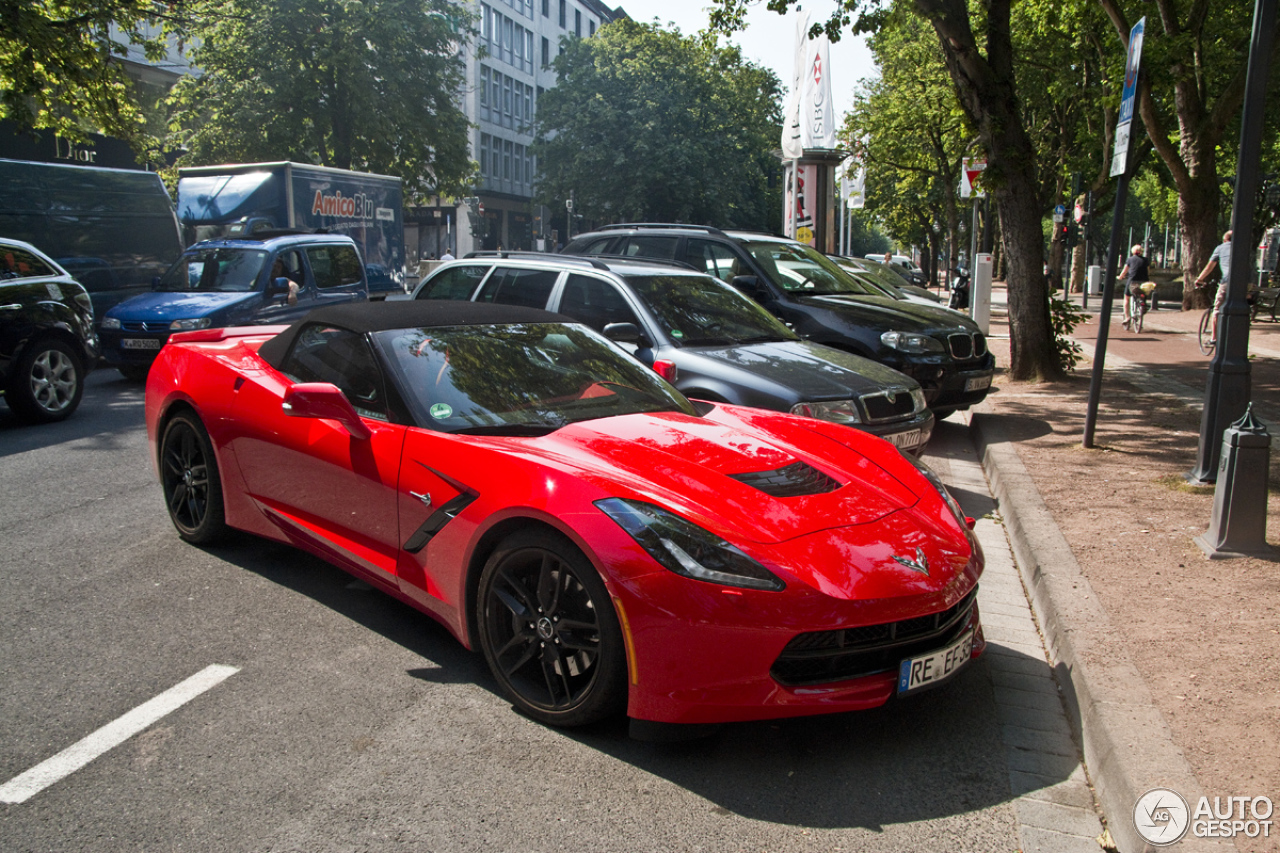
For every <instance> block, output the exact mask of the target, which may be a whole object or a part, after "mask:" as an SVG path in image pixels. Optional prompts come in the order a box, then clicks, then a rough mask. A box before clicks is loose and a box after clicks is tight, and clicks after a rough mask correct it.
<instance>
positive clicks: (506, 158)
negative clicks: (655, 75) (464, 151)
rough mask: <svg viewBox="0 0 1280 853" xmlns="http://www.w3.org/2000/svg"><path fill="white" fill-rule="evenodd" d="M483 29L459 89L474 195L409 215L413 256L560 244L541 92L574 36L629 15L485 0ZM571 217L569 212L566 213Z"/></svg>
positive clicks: (548, 2) (557, 3) (568, 2)
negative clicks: (541, 146) (537, 135)
mask: <svg viewBox="0 0 1280 853" xmlns="http://www.w3.org/2000/svg"><path fill="white" fill-rule="evenodd" d="M473 5H474V8H475V12H476V15H477V25H476V34H475V37H474V39H473V40H472V41H471V43H470V44H469V45H467V47H466V50H465V52H464V57H465V60H466V80H467V84H466V86H465V87H464V88H463V91H462V92H461V93H459V97H460V99H461V106H462V108H463V111H464V112H465V113H466V115H467V118H468V119H469V120H470V121H471V123H472V125H473V127H472V129H471V154H472V158H473V159H474V160H475V161H476V162H477V163H479V166H480V169H479V175H478V177H477V181H476V188H475V194H474V195H473V196H472V197H470V198H468V199H448V198H440V199H432V200H431V201H432V204H430V205H428V206H425V207H418V208H411V209H410V210H408V211H406V215H405V229H406V234H405V244H406V251H407V252H408V256H409V258H410V259H411V260H412V259H413V258H414V257H417V258H418V259H419V260H428V259H431V258H439V257H440V256H441V255H442V254H443V253H444V251H445V250H446V249H448V250H449V251H451V252H452V253H453V254H454V255H457V256H459V257H460V256H462V255H464V254H466V253H467V252H471V251H476V250H479V249H498V248H503V249H524V250H553V249H554V246H555V243H556V238H560V239H561V241H562V240H563V238H562V235H559V234H553V233H552V229H551V227H550V225H549V223H550V218H551V215H552V213H553V212H558V211H552V210H549V209H546V208H541V207H537V206H535V205H534V204H533V186H534V181H535V178H536V176H537V174H538V164H537V162H536V159H535V158H534V156H533V153H532V145H533V135H534V118H535V117H536V115H537V109H538V102H539V100H540V98H541V97H542V93H543V92H545V91H546V90H547V89H549V88H552V87H553V86H555V84H556V76H555V72H554V71H553V70H552V69H551V67H550V65H551V62H552V60H553V59H555V57H556V56H557V55H558V54H559V53H560V52H561V50H562V48H561V45H562V40H563V39H566V38H590V37H592V36H594V35H595V34H596V30H597V29H599V28H600V27H601V26H603V25H604V24H606V23H608V22H609V21H612V20H615V19H617V18H620V17H624V16H625V15H626V13H625V12H624V11H623V10H622V9H621V8H618V9H616V10H615V9H610V8H609V7H608V6H606V5H604V4H603V3H600V2H597V0H480V2H476V3H474V4H473ZM559 218H560V219H561V221H563V218H564V217H563V216H560V217H559Z"/></svg>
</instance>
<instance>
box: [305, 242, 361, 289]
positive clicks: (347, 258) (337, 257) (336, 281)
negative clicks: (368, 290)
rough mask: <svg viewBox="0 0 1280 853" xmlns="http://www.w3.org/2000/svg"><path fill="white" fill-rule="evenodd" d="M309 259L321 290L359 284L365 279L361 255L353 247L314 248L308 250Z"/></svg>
mask: <svg viewBox="0 0 1280 853" xmlns="http://www.w3.org/2000/svg"><path fill="white" fill-rule="evenodd" d="M307 259H308V260H310V261H311V273H312V275H314V276H315V279H316V287H318V288H320V289H321V290H324V289H325V288H329V287H342V286H344V285H349V284H359V283H360V280H361V279H363V278H364V270H363V269H362V267H361V264H360V255H359V254H357V253H356V250H355V247H353V246H313V247H310V248H308V249H307Z"/></svg>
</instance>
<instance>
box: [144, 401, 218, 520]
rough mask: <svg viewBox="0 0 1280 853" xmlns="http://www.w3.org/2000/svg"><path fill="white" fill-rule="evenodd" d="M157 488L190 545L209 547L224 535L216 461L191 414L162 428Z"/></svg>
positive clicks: (185, 413) (207, 438)
mask: <svg viewBox="0 0 1280 853" xmlns="http://www.w3.org/2000/svg"><path fill="white" fill-rule="evenodd" d="M160 485H161V487H162V488H163V490H164V502H165V506H166V507H168V509H169V519H170V520H171V521H172V522H173V526H174V527H176V528H177V529H178V535H179V536H181V537H182V538H183V539H185V540H186V541H188V542H190V543H192V544H193V545H211V544H213V543H214V542H217V541H218V540H220V539H222V538H224V537H225V536H226V533H227V522H226V514H225V510H224V507H223V503H222V478H221V477H220V476H219V475H218V460H217V458H216V457H215V456H214V455H213V444H212V442H210V441H209V434H208V433H207V432H205V429H204V426H203V425H202V424H201V423H200V419H199V418H198V417H196V415H195V414H193V413H191V412H183V413H181V414H179V415H176V416H174V418H173V419H172V420H171V421H169V423H168V424H167V425H166V426H165V428H164V437H163V438H162V439H161V441H160Z"/></svg>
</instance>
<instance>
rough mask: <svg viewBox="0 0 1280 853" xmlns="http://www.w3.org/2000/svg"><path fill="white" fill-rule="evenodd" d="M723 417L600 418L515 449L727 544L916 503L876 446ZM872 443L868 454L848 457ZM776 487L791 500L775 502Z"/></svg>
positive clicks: (799, 422)
mask: <svg viewBox="0 0 1280 853" xmlns="http://www.w3.org/2000/svg"><path fill="white" fill-rule="evenodd" d="M722 408H723V410H724V411H723V412H721V413H719V417H718V418H717V417H715V416H711V417H694V416H690V415H684V414H681V413H659V414H637V415H622V416H618V417H612V418H603V419H599V420H592V421H585V422H581V423H577V424H572V425H570V426H567V427H564V428H562V429H559V430H557V431H556V432H554V433H551V434H550V435H547V436H543V437H541V438H538V439H533V440H528V439H526V440H520V441H521V443H522V444H523V446H524V448H526V449H527V450H528V451H530V452H532V453H535V454H538V455H542V456H544V458H545V459H546V461H552V460H553V459H554V460H555V462H557V463H559V464H564V463H568V464H570V465H572V466H573V467H574V468H576V469H577V473H578V474H579V476H581V477H583V479H587V480H591V481H593V482H595V483H596V484H597V486H599V487H600V488H601V489H602V490H603V491H605V492H606V493H608V494H610V495H612V496H616V497H631V498H635V499H638V500H644V501H648V502H650V503H653V504H656V505H659V506H662V507H665V508H667V509H670V510H672V511H673V512H676V513H678V514H680V515H682V516H684V517H686V518H688V519H689V520H691V521H694V522H696V523H698V524H700V525H701V526H703V527H705V528H706V529H708V530H712V531H715V532H717V533H719V534H720V535H721V536H724V538H726V539H728V540H729V541H741V542H759V543H779V542H784V541H786V540H790V539H794V538H796V537H800V536H805V535H808V534H812V533H815V532H817V531H821V530H828V529H832V528H836V527H845V526H848V525H856V524H868V523H871V522H874V521H877V520H879V519H881V518H884V517H885V516H888V515H891V514H892V513H894V512H897V511H898V510H901V509H904V508H907V507H911V506H914V505H915V504H916V503H917V502H918V501H919V500H920V495H919V494H917V493H916V492H915V491H913V490H912V488H910V487H909V486H907V485H905V484H904V482H903V479H900V478H899V477H898V476H895V475H894V474H892V473H890V472H889V471H888V470H886V467H884V466H882V465H881V464H878V462H877V461H876V460H875V459H874V458H873V457H874V456H875V453H877V452H882V449H881V448H880V447H879V445H880V444H881V443H880V442H878V441H875V440H874V439H871V438H868V437H866V436H864V435H862V434H861V433H858V432H856V431H854V430H852V429H848V428H841V427H836V428H835V429H834V430H832V429H830V427H832V426H834V425H827V424H819V422H816V421H811V419H807V418H793V417H790V416H786V415H778V414H775V413H772V412H764V411H762V410H757V409H739V408H737V407H733V406H725V407H722ZM735 412H736V413H739V414H745V417H737V416H735V414H734V413H735ZM714 414H715V413H713V415H714ZM871 442H874V444H873V445H872V447H871V448H869V452H868V453H862V452H859V451H858V450H856V449H855V447H856V446H858V445H859V444H861V443H871ZM887 452H888V453H889V454H891V456H882V457H881V460H883V459H885V458H893V459H896V460H897V461H898V462H900V463H901V465H903V466H907V467H908V468H909V467H910V463H907V462H905V461H903V460H901V459H900V458H899V457H898V455H897V451H895V450H893V449H892V448H888V450H887ZM899 473H901V472H899ZM911 473H912V474H915V471H914V469H912V470H911ZM907 479H910V478H907ZM917 479H919V480H920V483H923V484H925V485H926V486H927V481H925V480H924V479H923V478H919V477H917ZM778 481H784V482H786V483H787V484H788V485H790V486H791V487H792V489H793V491H794V492H795V493H794V494H792V495H788V496H784V495H781V494H779V493H778V487H777V486H778ZM917 485H919V484H917Z"/></svg>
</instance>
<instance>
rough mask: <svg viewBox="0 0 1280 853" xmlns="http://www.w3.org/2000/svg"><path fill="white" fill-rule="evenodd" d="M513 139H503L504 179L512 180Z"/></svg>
mask: <svg viewBox="0 0 1280 853" xmlns="http://www.w3.org/2000/svg"><path fill="white" fill-rule="evenodd" d="M511 147H512V144H511V141H510V140H509V139H504V140H502V179H503V180H505V181H509V180H511Z"/></svg>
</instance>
